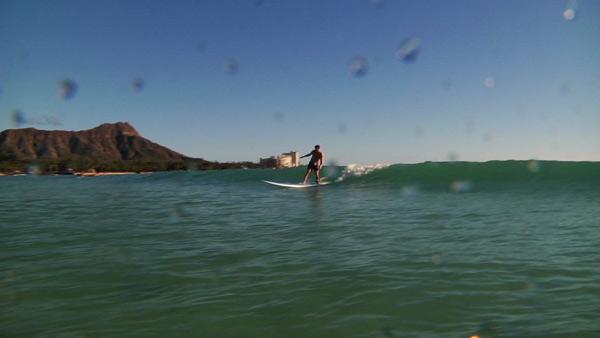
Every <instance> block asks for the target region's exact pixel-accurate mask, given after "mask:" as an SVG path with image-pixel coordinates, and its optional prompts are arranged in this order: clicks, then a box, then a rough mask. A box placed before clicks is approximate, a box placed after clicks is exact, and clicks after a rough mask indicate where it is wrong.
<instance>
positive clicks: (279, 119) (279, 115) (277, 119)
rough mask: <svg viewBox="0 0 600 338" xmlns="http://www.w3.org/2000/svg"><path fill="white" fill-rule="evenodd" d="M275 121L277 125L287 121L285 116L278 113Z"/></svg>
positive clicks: (275, 115)
mask: <svg viewBox="0 0 600 338" xmlns="http://www.w3.org/2000/svg"><path fill="white" fill-rule="evenodd" d="M273 120H274V121H275V122H277V123H281V122H283V121H284V120H285V114H284V113H282V112H280V111H278V112H276V113H275V114H274V115H273Z"/></svg>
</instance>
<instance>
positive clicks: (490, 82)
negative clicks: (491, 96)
mask: <svg viewBox="0 0 600 338" xmlns="http://www.w3.org/2000/svg"><path fill="white" fill-rule="evenodd" d="M483 85H484V86H485V87H486V88H489V89H493V88H496V79H494V78H493V77H491V76H488V77H486V78H485V80H483Z"/></svg>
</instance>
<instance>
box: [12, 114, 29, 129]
mask: <svg viewBox="0 0 600 338" xmlns="http://www.w3.org/2000/svg"><path fill="white" fill-rule="evenodd" d="M12 122H13V124H14V125H15V127H17V128H20V127H21V126H23V125H24V124H26V123H27V115H25V113H24V112H22V111H20V110H18V109H16V110H14V111H13V113H12Z"/></svg>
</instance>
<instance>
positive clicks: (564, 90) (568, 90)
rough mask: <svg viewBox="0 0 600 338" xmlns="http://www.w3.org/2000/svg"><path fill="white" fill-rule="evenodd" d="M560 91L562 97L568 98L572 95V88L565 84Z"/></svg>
mask: <svg viewBox="0 0 600 338" xmlns="http://www.w3.org/2000/svg"><path fill="white" fill-rule="evenodd" d="M558 91H559V92H560V94H561V95H563V96H567V95H569V94H570V93H571V87H570V86H569V85H568V84H566V83H563V84H561V85H560V87H559V88H558Z"/></svg>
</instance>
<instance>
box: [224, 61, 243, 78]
mask: <svg viewBox="0 0 600 338" xmlns="http://www.w3.org/2000/svg"><path fill="white" fill-rule="evenodd" d="M239 69H240V65H239V63H238V62H237V60H235V59H229V60H227V62H225V72H226V73H227V74H229V75H233V74H236V73H237V72H238V71H239Z"/></svg>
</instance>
